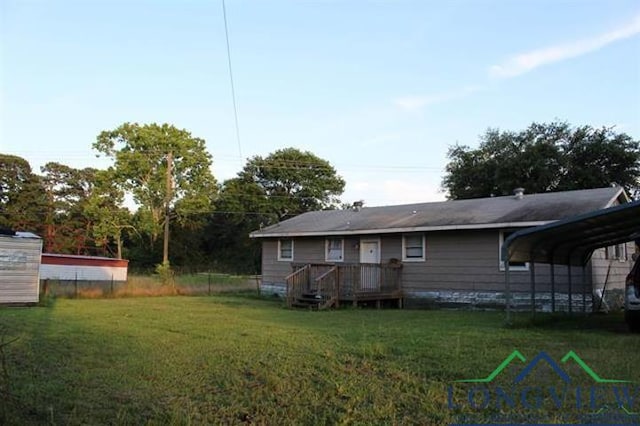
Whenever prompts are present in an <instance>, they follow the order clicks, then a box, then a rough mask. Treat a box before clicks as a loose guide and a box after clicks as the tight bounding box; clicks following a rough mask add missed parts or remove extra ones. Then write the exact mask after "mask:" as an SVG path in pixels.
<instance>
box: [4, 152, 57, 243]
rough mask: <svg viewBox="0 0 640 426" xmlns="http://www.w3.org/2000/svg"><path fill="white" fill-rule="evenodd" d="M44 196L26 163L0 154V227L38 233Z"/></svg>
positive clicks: (42, 221)
mask: <svg viewBox="0 0 640 426" xmlns="http://www.w3.org/2000/svg"><path fill="white" fill-rule="evenodd" d="M45 212H46V198H45V196H44V191H43V188H42V182H41V180H40V178H39V177H38V176H37V175H35V174H34V173H33V172H32V170H31V166H30V165H29V162H28V161H27V160H25V159H24V158H21V157H17V156H15V155H6V154H0V226H5V227H9V228H13V229H16V230H23V231H30V232H35V233H37V234H40V235H42V234H43V232H44V219H45Z"/></svg>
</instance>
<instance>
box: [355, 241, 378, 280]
mask: <svg viewBox="0 0 640 426" xmlns="http://www.w3.org/2000/svg"><path fill="white" fill-rule="evenodd" d="M360 263H361V265H360V289H359V291H364V292H366V291H378V290H380V266H379V264H380V240H379V239H362V240H360Z"/></svg>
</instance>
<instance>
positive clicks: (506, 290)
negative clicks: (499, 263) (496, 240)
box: [500, 244, 511, 325]
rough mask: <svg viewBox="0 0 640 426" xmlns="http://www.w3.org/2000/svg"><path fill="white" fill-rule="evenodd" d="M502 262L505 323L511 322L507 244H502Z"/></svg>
mask: <svg viewBox="0 0 640 426" xmlns="http://www.w3.org/2000/svg"><path fill="white" fill-rule="evenodd" d="M500 257H501V258H502V259H503V262H504V281H505V286H504V297H505V303H506V306H505V307H506V309H507V320H506V321H507V325H510V324H511V308H510V305H511V288H510V286H511V283H510V282H509V246H508V245H507V244H503V245H502V256H500Z"/></svg>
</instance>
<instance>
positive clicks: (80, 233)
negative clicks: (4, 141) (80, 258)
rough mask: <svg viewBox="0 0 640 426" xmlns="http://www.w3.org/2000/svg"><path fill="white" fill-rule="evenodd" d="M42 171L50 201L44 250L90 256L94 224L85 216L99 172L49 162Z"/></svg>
mask: <svg viewBox="0 0 640 426" xmlns="http://www.w3.org/2000/svg"><path fill="white" fill-rule="evenodd" d="M41 171H42V173H43V177H42V180H43V183H44V186H45V191H46V195H47V200H48V206H47V207H48V208H47V219H46V226H47V230H46V236H45V249H46V251H48V252H50V253H73V254H87V253H90V252H91V251H92V250H91V247H93V244H92V226H93V224H92V221H91V220H90V218H89V217H87V216H86V214H85V207H86V203H87V199H88V198H89V197H90V196H91V194H92V193H93V191H94V186H95V175H96V172H97V170H96V169H93V168H85V169H75V168H73V167H69V166H67V165H64V164H60V163H56V162H49V163H47V164H45V165H44V166H43V167H42V168H41Z"/></svg>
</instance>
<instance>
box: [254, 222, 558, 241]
mask: <svg viewBox="0 0 640 426" xmlns="http://www.w3.org/2000/svg"><path fill="white" fill-rule="evenodd" d="M552 222H555V221H554V220H547V221H535V222H501V223H479V224H472V225H437V226H415V227H404V228H378V229H345V230H335V231H307V232H304V231H302V232H295V231H294V232H277V231H267V232H261V231H257V232H252V233H251V234H249V237H250V238H289V237H324V236H329V235H332V236H333V235H336V236H337V235H340V236H345V235H371V234H398V233H408V232H435V231H463V230H471V229H475V230H477V229H501V228H529V227H532V226H540V225H546V224H549V223H552Z"/></svg>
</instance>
